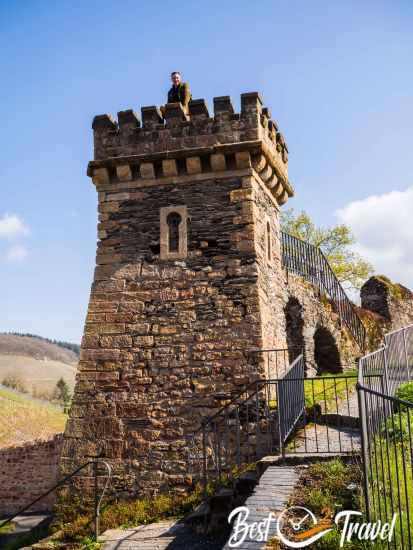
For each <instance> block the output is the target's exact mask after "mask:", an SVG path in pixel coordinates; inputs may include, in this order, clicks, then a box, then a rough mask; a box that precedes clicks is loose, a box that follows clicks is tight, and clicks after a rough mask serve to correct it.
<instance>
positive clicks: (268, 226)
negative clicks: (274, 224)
mask: <svg viewBox="0 0 413 550" xmlns="http://www.w3.org/2000/svg"><path fill="white" fill-rule="evenodd" d="M267 260H268V261H269V262H270V261H271V227H270V222H267Z"/></svg>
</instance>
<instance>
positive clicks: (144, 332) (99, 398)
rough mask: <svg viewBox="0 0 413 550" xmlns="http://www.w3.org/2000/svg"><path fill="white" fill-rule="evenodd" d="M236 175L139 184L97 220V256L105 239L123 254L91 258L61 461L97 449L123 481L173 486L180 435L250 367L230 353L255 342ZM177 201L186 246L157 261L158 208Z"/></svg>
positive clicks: (250, 253) (253, 292)
mask: <svg viewBox="0 0 413 550" xmlns="http://www.w3.org/2000/svg"><path fill="white" fill-rule="evenodd" d="M247 183H248V182H244V185H246V184H247ZM242 185H243V182H242V180H240V179H236V178H235V179H234V178H231V179H228V180H226V181H222V180H221V181H220V182H216V181H214V180H210V181H205V182H202V183H199V184H197V183H193V184H192V185H191V186H187V185H175V186H174V187H172V188H171V187H162V186H160V187H158V186H156V187H150V188H149V187H147V188H145V189H144V190H142V191H139V192H137V193H130V194H129V195H128V197H126V196H124V197H122V200H118V202H117V203H116V204H117V205H118V207H117V208H116V210H115V211H114V212H112V213H111V216H110V219H109V220H108V221H107V222H105V223H104V224H103V225H104V226H105V231H106V232H107V238H106V239H104V240H102V241H100V243H99V247H98V254H97V261H98V263H99V262H102V261H105V258H107V256H108V252H107V251H108V249H110V248H112V247H116V252H115V254H117V255H118V256H121V257H122V259H123V262H122V263H121V264H119V263H117V264H116V265H110V264H106V263H100V265H98V267H97V268H96V272H95V282H94V284H93V288H92V293H91V298H90V303H89V310H88V311H89V312H88V317H87V322H86V326H85V335H84V338H83V342H82V352H81V360H80V364H79V371H80V372H79V374H78V378H77V384H76V390H75V395H74V400H73V407H72V410H71V413H70V420H69V422H68V426H67V429H66V434H65V437H66V440H65V447H64V457H65V464H66V466H67V468H71V467H74V466H75V463H74V462H73V460H72V457H76V458H79V457H80V456H82V454H83V455H90V454H95V453H100V452H103V454H104V456H105V457H106V458H110V459H112V465H113V466H114V471H115V475H116V474H117V475H118V477H117V481H118V483H119V487H122V488H123V489H125V487H126V490H127V491H132V492H136V491H137V490H139V489H141V488H142V487H143V486H145V488H146V489H149V490H151V489H157V488H159V487H160V486H161V487H162V486H165V485H167V484H168V483H173V484H175V485H176V484H179V483H181V484H183V483H185V476H186V472H187V465H186V463H185V453H186V447H187V442H186V440H185V436H186V435H187V434H190V433H191V432H193V431H194V430H195V428H196V427H198V426H199V423H200V419H201V418H202V416H204V415H205V414H207V413H208V412H209V413H210V412H212V411H213V410H216V409H217V408H218V407H219V406H221V405H222V403H223V402H224V400H225V399H226V398H228V396H229V395H231V392H233V391H234V389H236V388H237V387H238V388H239V387H240V386H241V385H244V384H246V383H248V382H250V381H251V380H252V379H254V378H256V377H257V376H259V375H260V373H259V369H258V367H257V368H254V370H252V368H251V365H247V364H246V363H245V358H244V356H243V354H242V353H241V351H240V350H242V349H249V348H251V347H262V336H261V324H260V319H259V304H258V293H257V287H256V281H257V266H256V263H255V259H254V240H253V238H251V239H248V235H249V231H251V230H250V229H248V227H249V225H246V224H245V220H244V218H243V215H244V214H245V207H243V203H244V201H243V198H244V196H245V195H247V196H248V191H249V190H247V189H246V190H245V191H244V190H243V189H242ZM206 189H207V195H206V193H205V191H206ZM110 199H111V198H110V197H109V203H112V204H113V203H114V201H113V200H110ZM181 204H185V205H186V207H187V209H188V214H189V225H190V230H189V234H188V249H189V255H188V257H187V258H186V259H185V261H183V260H179V261H178V260H177V261H173V262H171V261H162V260H160V259H159V253H158V248H159V209H160V208H162V207H164V206H167V205H181ZM243 209H244V212H243ZM234 219H235V222H236V223H234ZM251 226H252V224H251ZM241 233H242V234H241ZM127 260H129V261H127ZM257 369H258V370H257ZM146 476H148V478H146ZM149 478H150V479H149Z"/></svg>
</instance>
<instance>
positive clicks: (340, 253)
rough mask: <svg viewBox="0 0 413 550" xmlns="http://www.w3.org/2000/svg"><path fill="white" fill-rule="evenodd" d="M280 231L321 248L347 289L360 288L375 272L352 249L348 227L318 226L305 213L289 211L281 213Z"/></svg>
mask: <svg viewBox="0 0 413 550" xmlns="http://www.w3.org/2000/svg"><path fill="white" fill-rule="evenodd" d="M281 228H282V230H283V231H285V232H286V233H289V234H290V235H293V236H294V237H297V238H299V239H301V240H303V241H307V242H309V243H310V244H312V245H314V246H316V247H318V248H320V250H321V251H322V252H323V254H324V256H325V257H326V258H327V260H328V263H329V264H330V266H331V268H332V269H333V271H334V273H335V274H336V277H337V279H338V280H339V281H340V282H341V283H342V284H343V286H344V287H346V288H348V289H360V288H361V286H362V285H363V283H364V282H365V280H366V279H368V278H369V277H370V275H371V274H372V273H373V266H372V265H371V264H369V262H367V261H366V260H364V259H363V258H362V257H361V256H360V255H359V254H357V252H355V251H354V250H353V248H352V245H354V244H355V238H354V236H353V234H352V233H351V230H350V228H349V227H348V226H347V225H344V224H341V225H336V226H333V227H317V226H316V225H315V224H314V222H313V221H312V219H311V218H310V216H309V215H308V214H307V213H306V212H304V211H302V212H300V213H298V214H297V213H296V212H295V211H294V209H293V208H290V209H287V210H284V211H283V212H282V214H281Z"/></svg>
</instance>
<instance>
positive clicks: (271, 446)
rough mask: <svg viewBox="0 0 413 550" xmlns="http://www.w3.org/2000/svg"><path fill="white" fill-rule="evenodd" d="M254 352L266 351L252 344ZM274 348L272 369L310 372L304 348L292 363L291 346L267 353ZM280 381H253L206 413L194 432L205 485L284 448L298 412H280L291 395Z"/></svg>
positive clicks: (195, 466) (191, 453)
mask: <svg viewBox="0 0 413 550" xmlns="http://www.w3.org/2000/svg"><path fill="white" fill-rule="evenodd" d="M251 353H253V354H256V353H264V350H252V352H251ZM270 353H271V354H273V360H272V363H271V362H270V363H266V364H267V366H268V364H269V369H270V372H274V371H273V368H275V367H278V369H279V370H278V372H279V373H281V372H282V374H280V376H282V375H284V376H285V375H287V374H288V372H289V369H290V370H291V369H294V372H295V370H296V369H297V368H300V373H302V375H303V376H304V360H303V355H302V354H301V355H300V356H299V357H298V358H297V359H296V360H295V361H294V362H293V363H292V365H290V367H289V369H288V367H286V364H285V363H284V360H287V357H288V353H287V350H265V356H266V355H268V354H270ZM276 356H278V359H275V357H276ZM271 364H272V367H271ZM297 372H298V371H297ZM278 382H279V380H278V379H269V380H268V379H262V380H256V381H254V382H252V383H251V384H249V385H248V386H246V387H245V388H244V389H243V390H242V391H241V392H239V393H238V394H237V395H236V396H234V397H233V398H232V399H231V400H230V401H229V402H228V403H227V404H226V405H225V406H224V407H222V408H221V409H220V410H219V411H217V412H216V413H215V414H213V415H212V416H210V417H208V418H206V419H204V421H203V422H202V425H201V427H200V428H199V429H198V430H197V431H196V432H195V433H194V434H193V435H192V436H191V437H190V438H189V441H188V459H189V460H188V461H189V465H190V470H191V473H192V475H193V476H194V477H195V478H197V479H200V480H202V482H203V485H204V487H206V486H207V483H208V481H209V480H211V479H214V480H220V479H221V478H223V477H225V476H228V475H229V474H231V472H233V470H234V468H241V467H242V466H243V465H245V464H250V463H252V462H255V461H257V460H258V459H260V458H261V457H263V456H265V455H268V454H271V453H274V452H275V451H277V452H281V448H282V446H283V443H284V439H283V438H284V437H287V436H288V435H287V434H288V433H290V432H291V430H292V429H293V427H292V426H289V425H288V423H289V422H291V421H292V420H293V418H294V414H292V415H291V414H286V415H283V416H280V415H279V414H278V411H279V409H280V407H279V403H280V398H281V399H282V400H283V401H285V399H287V398H288V396H289V395H290V394H289V392H288V390H287V391H283V392H282V393H281V395H280V392H279V387H278Z"/></svg>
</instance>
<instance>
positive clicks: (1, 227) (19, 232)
mask: <svg viewBox="0 0 413 550" xmlns="http://www.w3.org/2000/svg"><path fill="white" fill-rule="evenodd" d="M28 233H29V228H28V227H27V226H26V224H25V223H24V222H23V220H21V219H20V218H19V217H18V216H16V215H15V214H4V216H2V217H0V238H5V239H14V238H16V237H20V236H24V235H28Z"/></svg>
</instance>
